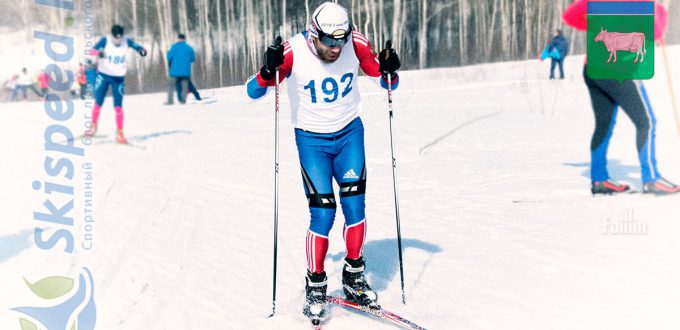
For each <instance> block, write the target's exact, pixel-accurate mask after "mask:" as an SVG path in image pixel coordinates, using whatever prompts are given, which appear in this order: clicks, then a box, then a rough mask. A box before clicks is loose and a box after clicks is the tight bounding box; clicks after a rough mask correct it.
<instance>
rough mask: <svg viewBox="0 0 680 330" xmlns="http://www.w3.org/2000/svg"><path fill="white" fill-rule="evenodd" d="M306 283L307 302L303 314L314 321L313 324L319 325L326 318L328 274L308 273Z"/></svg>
mask: <svg viewBox="0 0 680 330" xmlns="http://www.w3.org/2000/svg"><path fill="white" fill-rule="evenodd" d="M305 281H306V285H305V292H306V300H305V305H304V307H303V308H302V313H303V314H305V316H307V317H308V318H310V319H311V320H312V324H314V325H318V324H319V323H320V322H321V321H322V320H324V319H325V318H326V289H328V283H327V278H326V272H322V273H310V272H309V271H307V277H306V278H305Z"/></svg>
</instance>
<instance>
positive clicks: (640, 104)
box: [562, 0, 680, 195]
mask: <svg viewBox="0 0 680 330" xmlns="http://www.w3.org/2000/svg"><path fill="white" fill-rule="evenodd" d="M587 6H588V1H587V0H576V1H574V2H573V3H572V4H571V5H569V6H568V7H567V8H566V10H565V11H564V13H563V14H562V18H563V19H564V21H565V23H567V24H568V25H570V26H572V27H574V28H576V29H578V30H581V31H585V30H586V29H587V27H588V21H587ZM667 16H668V15H667V11H666V9H665V7H664V6H663V5H662V4H660V3H658V2H657V3H656V5H655V15H654V39H655V40H659V39H661V38H662V37H663V34H664V32H665V29H666V23H667ZM587 67H588V64H587V59H586V64H585V66H584V68H583V78H584V79H585V82H586V86H587V87H588V92H589V93H590V100H591V103H592V106H593V112H594V114H595V132H594V133H593V137H592V140H591V143H590V155H591V162H590V176H591V189H590V191H591V193H592V194H593V195H596V194H616V193H621V192H625V191H628V190H630V186H629V185H628V184H625V183H619V182H617V181H614V180H612V179H611V178H610V177H609V173H608V172H607V149H608V147H609V141H610V140H611V137H612V134H613V130H614V126H615V125H616V117H617V113H618V109H619V108H621V109H622V110H623V112H624V113H626V115H628V117H630V119H631V120H632V121H633V124H634V125H635V130H636V141H635V142H636V147H637V153H638V159H639V161H640V169H641V175H640V176H641V179H642V192H643V193H646V194H655V195H667V194H675V193H680V185H676V184H674V183H672V182H670V181H668V180H666V179H664V177H663V176H661V174H660V173H659V169H658V168H657V162H656V118H655V116H654V111H653V109H652V105H651V102H650V100H649V95H648V93H647V90H646V89H645V87H644V85H643V84H642V82H641V81H632V80H626V81H624V82H623V83H619V82H618V81H615V80H594V79H591V78H590V77H589V76H588V70H587Z"/></svg>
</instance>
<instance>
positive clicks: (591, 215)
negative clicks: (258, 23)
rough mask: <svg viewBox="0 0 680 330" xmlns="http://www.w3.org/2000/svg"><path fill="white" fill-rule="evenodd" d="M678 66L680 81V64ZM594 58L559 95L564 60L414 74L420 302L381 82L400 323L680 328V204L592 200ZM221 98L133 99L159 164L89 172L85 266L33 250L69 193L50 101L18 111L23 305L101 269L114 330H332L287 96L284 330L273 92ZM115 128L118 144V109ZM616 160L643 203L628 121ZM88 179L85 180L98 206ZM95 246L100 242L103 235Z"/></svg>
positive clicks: (411, 98)
mask: <svg viewBox="0 0 680 330" xmlns="http://www.w3.org/2000/svg"><path fill="white" fill-rule="evenodd" d="M669 54H671V56H670V58H671V59H673V63H672V65H673V66H674V67H675V68H677V67H678V66H680V60H677V58H679V55H680V48H678V47H671V48H669ZM582 63H583V57H582V56H572V57H569V58H568V59H567V61H566V65H565V66H566V69H567V72H566V74H567V79H566V80H564V81H548V80H547V78H546V77H547V75H548V66H549V63H539V62H538V61H527V62H512V63H495V64H486V65H475V66H469V67H463V68H450V69H432V70H423V71H412V72H403V73H402V75H401V83H400V84H401V85H400V87H399V89H398V90H396V91H395V93H394V111H395V117H394V132H395V147H396V150H395V152H396V158H397V166H398V180H399V182H398V184H399V188H400V191H399V193H400V195H399V197H400V210H401V225H402V235H403V245H404V271H405V280H406V283H405V284H406V300H407V304H406V305H402V304H401V292H400V285H399V270H398V261H397V260H398V258H397V250H396V237H395V235H396V229H395V219H394V205H393V197H392V181H391V180H392V176H391V170H390V166H391V159H390V149H389V130H388V115H387V102H386V95H385V92H384V91H382V90H381V89H379V87H378V86H377V84H375V83H373V82H370V81H369V80H367V79H365V78H361V79H360V87H361V92H362V93H363V98H364V104H363V114H362V118H363V121H364V125H365V127H366V152H367V166H368V171H369V174H368V180H369V181H368V182H369V183H368V191H367V221H368V237H367V240H368V241H367V244H366V247H365V255H366V257H367V262H368V264H367V265H368V268H367V274H368V278H369V280H370V281H371V283H372V285H373V286H374V287H375V288H376V290H378V293H379V297H380V302H381V304H382V305H383V306H384V307H385V308H387V309H388V310H390V311H393V312H395V313H397V314H400V315H402V316H403V317H405V318H407V319H409V320H412V321H414V322H415V323H418V324H420V325H422V326H425V327H427V328H428V329H677V326H678V324H680V314H678V313H677V310H678V307H680V286H678V285H673V283H675V282H676V281H677V279H678V278H680V255H679V254H678V253H677V251H678V248H680V244H679V243H678V239H677V237H678V236H680V221H678V220H680V219H678V215H677V211H678V205H679V204H678V203H679V202H680V196H672V197H663V198H655V197H651V196H643V195H640V194H637V195H622V196H615V197H607V198H593V197H591V196H590V194H589V174H588V173H589V172H588V171H589V165H588V162H589V143H590V137H591V134H592V129H593V125H594V123H593V118H592V110H591V108H590V100H589V97H588V94H587V90H586V87H585V85H584V84H583V80H582V75H581V73H582V68H583V66H582ZM662 66H663V64H662V61H661V59H660V58H659V59H657V72H656V76H655V78H654V79H653V80H652V81H650V82H648V83H647V86H648V89H649V93H650V95H651V98H652V105H653V106H654V108H655V111H656V115H657V118H658V122H659V125H658V129H657V142H658V146H657V151H658V158H659V166H660V169H661V170H662V172H663V173H664V174H665V175H666V176H667V177H668V178H669V179H670V180H675V181H679V180H680V154H679V153H678V146H679V145H680V138H679V137H678V134H677V132H676V131H675V127H674V125H673V114H672V112H671V105H670V97H669V94H668V87H667V84H666V77H665V73H664V71H663V70H662V69H661V68H662ZM676 72H677V70H676ZM674 78H676V79H680V76H679V77H674ZM676 86H680V84H676ZM283 88H284V89H285V84H284V85H283ZM676 92H677V91H676ZM204 94H206V95H209V96H212V97H214V98H216V99H218V100H219V101H218V102H217V103H215V104H211V105H203V104H190V105H185V106H179V105H177V106H163V105H162V103H163V101H164V95H163V94H160V93H159V94H151V95H134V96H127V97H126V98H125V104H124V105H125V116H126V117H125V119H126V133H127V134H128V137H129V138H130V141H131V142H132V143H133V144H134V145H136V146H138V147H139V148H130V147H126V146H120V145H116V144H115V143H103V142H102V141H95V144H94V145H93V146H89V147H87V148H86V157H85V158H84V159H82V161H83V162H84V161H89V162H92V163H93V166H94V169H93V173H94V181H93V182H94V193H95V197H94V207H93V209H94V212H95V219H96V223H95V230H94V238H93V243H94V246H95V247H94V249H93V250H92V251H89V252H85V251H79V252H78V253H77V254H74V255H73V256H69V255H66V254H64V253H59V252H58V251H56V250H58V249H56V250H54V251H47V252H46V251H42V250H40V249H37V248H36V247H34V246H33V245H34V244H33V239H32V235H31V234H30V233H31V232H32V231H33V227H34V226H35V225H36V223H35V221H32V220H31V214H32V212H34V211H36V210H39V209H40V207H41V206H40V205H41V204H42V202H43V199H44V198H45V196H44V195H42V194H40V193H36V192H35V191H33V190H32V189H31V182H33V180H36V179H39V180H46V179H47V178H46V177H45V174H44V172H43V170H42V166H43V165H42V164H43V161H44V157H45V153H44V151H43V141H42V137H43V130H44V128H45V127H46V126H47V125H48V124H49V123H50V122H49V121H48V120H47V116H46V115H45V113H44V111H43V110H42V109H43V106H42V104H40V103H12V104H3V105H2V108H1V109H0V116H2V118H3V120H2V121H0V132H2V134H3V136H2V137H3V141H8V142H9V143H6V144H3V148H4V151H5V155H6V157H5V159H4V161H3V162H0V171H2V173H3V178H8V180H5V189H3V190H1V191H0V207H1V209H2V210H3V211H4V215H5V216H6V218H5V219H3V220H5V221H2V222H0V223H1V224H0V239H1V240H2V241H0V268H1V269H2V271H0V280H2V294H1V295H0V308H1V309H2V310H4V311H7V310H8V309H9V308H11V307H16V306H19V305H22V304H31V303H34V302H35V300H31V299H33V298H31V295H30V291H29V290H28V289H27V288H26V286H25V284H24V283H23V279H22V277H26V278H27V279H28V280H30V281H35V280H37V279H39V277H41V276H47V275H50V274H63V273H64V271H65V269H64V267H65V265H71V267H70V269H66V270H70V271H73V272H77V270H78V269H79V267H80V266H87V267H89V269H90V270H91V271H92V274H93V276H94V281H95V290H96V291H95V292H96V296H95V300H96V304H97V312H98V315H97V326H98V328H100V329H242V328H246V327H248V328H255V329H274V328H276V329H305V328H309V327H310V326H309V325H308V323H309V322H308V320H306V319H305V318H304V317H303V316H302V314H301V308H302V303H303V297H304V280H303V277H304V274H305V260H306V259H305V256H304V255H305V245H304V240H305V235H306V229H307V225H308V210H307V206H306V199H305V197H304V194H303V189H302V183H301V178H300V174H299V163H298V160H297V152H296V149H295V143H294V138H293V129H292V127H291V125H290V121H289V117H290V110H289V108H288V102H287V96H286V93H285V90H284V91H282V107H281V110H282V115H281V117H280V118H281V141H280V142H281V162H280V178H281V192H280V223H279V250H278V253H279V263H278V266H279V268H278V282H277V284H278V293H277V298H278V299H277V313H276V316H275V317H273V318H267V317H266V316H267V315H269V313H270V311H271V275H272V273H271V269H272V236H273V181H274V173H273V160H274V157H273V142H274V133H273V128H274V113H273V105H274V101H273V93H271V94H270V95H268V96H266V98H265V99H264V100H262V101H257V102H253V101H250V100H248V99H247V97H246V95H245V89H244V87H242V86H239V87H233V88H224V89H216V90H207V91H204ZM76 110H77V113H76V118H84V117H85V115H86V113H85V111H84V107H83V105H82V103H77V106H76ZM82 121H84V119H82ZM82 121H81V122H78V120H74V121H73V122H72V123H70V124H71V128H72V129H73V130H74V134H79V133H80V132H81V131H83V130H84V128H83V127H82V124H83V122H82ZM463 127H464V128H465V129H461V128H463ZM99 129H100V132H101V134H105V135H108V136H109V137H112V136H113V132H114V130H115V125H114V115H113V110H112V108H111V99H110V98H108V99H107V100H106V103H105V105H104V108H103V111H102V118H101V122H100V128H99ZM454 133H455V134H454ZM16 137H20V138H18V139H17V138H16ZM109 140H110V138H109ZM97 142H99V143H97ZM104 142H105V141H104ZM142 148H143V149H142ZM609 158H610V173H611V174H612V176H613V177H615V178H618V179H622V180H627V181H629V182H631V183H632V184H633V187H634V188H636V189H640V183H639V177H640V175H639V167H638V163H637V158H636V155H635V148H634V129H633V125H632V124H631V122H630V121H629V120H628V119H627V118H626V117H625V116H620V117H619V122H618V124H617V127H616V130H615V132H614V137H613V139H612V143H611V146H610V152H609ZM79 161H80V160H79ZM79 165H80V163H77V164H76V166H77V168H78V169H79V168H80V166H79ZM82 181H83V177H82V175H81V173H80V172H78V173H77V174H76V178H75V187H76V196H80V195H79V193H82V189H83V187H82V186H83V184H82ZM41 198H42V199H41ZM79 198H80V197H79ZM76 203H77V206H76V207H75V208H74V210H75V213H74V215H75V216H76V219H82V201H77V202H76ZM631 214H633V216H634V219H635V220H636V221H637V222H638V223H639V224H641V225H644V226H646V227H645V228H646V230H647V232H646V234H645V235H611V234H606V233H604V230H605V229H606V225H607V224H608V223H616V222H617V221H619V220H620V219H624V218H625V217H626V216H629V215H631ZM78 221H80V220H78ZM342 221H343V217H342V212H341V211H338V216H337V220H336V224H335V227H334V229H333V231H332V232H331V242H330V249H329V253H328V258H327V259H326V264H327V266H326V268H327V272H328V276H329V293H331V294H340V293H341V289H340V276H341V270H342V257H343V256H344V243H343V241H342V229H341V227H342ZM608 221H609V222H608ZM74 232H76V238H77V239H79V235H82V233H83V229H82V228H80V226H76V227H75V228H74ZM331 313H332V317H331V320H330V321H329V322H327V324H325V325H324V329H347V328H349V327H352V328H358V329H369V328H370V329H393V328H394V327H393V326H392V325H390V324H387V323H384V322H381V321H378V320H375V319H371V318H368V317H365V316H362V315H359V314H355V313H352V312H350V311H347V310H343V309H341V308H338V307H333V308H332V311H331ZM18 317H19V315H18V314H17V313H15V312H11V311H8V312H6V313H0V328H2V329H10V328H16V327H17V324H18Z"/></svg>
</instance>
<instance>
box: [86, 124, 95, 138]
mask: <svg viewBox="0 0 680 330" xmlns="http://www.w3.org/2000/svg"><path fill="white" fill-rule="evenodd" d="M95 134H97V123H95V122H93V123H92V126H90V128H88V129H87V130H86V131H85V136H87V137H93V136H94V135H95Z"/></svg>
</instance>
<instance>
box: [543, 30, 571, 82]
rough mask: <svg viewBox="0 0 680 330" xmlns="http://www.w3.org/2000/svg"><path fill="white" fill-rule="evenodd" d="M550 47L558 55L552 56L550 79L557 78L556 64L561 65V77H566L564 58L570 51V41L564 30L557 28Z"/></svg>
mask: <svg viewBox="0 0 680 330" xmlns="http://www.w3.org/2000/svg"><path fill="white" fill-rule="evenodd" d="M548 47H549V48H550V51H551V52H552V53H553V54H556V55H558V56H551V57H550V79H551V80H552V79H555V66H559V68H560V79H564V58H565V57H567V54H568V53H569V42H568V41H567V38H565V37H564V34H563V33H562V30H560V29H557V30H555V35H554V36H553V39H552V41H550V44H549V45H548Z"/></svg>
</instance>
